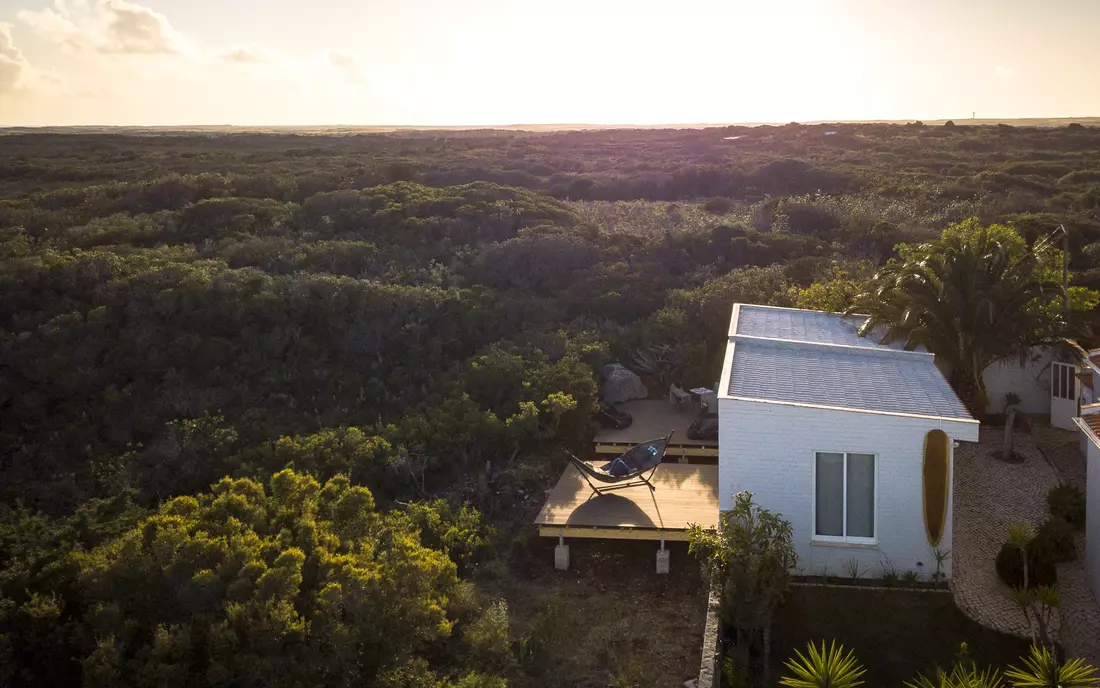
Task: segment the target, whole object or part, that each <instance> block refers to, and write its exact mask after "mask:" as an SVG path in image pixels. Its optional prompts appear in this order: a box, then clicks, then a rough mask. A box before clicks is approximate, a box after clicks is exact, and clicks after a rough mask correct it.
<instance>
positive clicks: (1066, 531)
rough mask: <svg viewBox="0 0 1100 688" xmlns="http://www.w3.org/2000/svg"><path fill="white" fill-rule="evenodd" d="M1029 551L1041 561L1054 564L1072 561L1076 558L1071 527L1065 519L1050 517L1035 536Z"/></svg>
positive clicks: (1075, 546)
mask: <svg viewBox="0 0 1100 688" xmlns="http://www.w3.org/2000/svg"><path fill="white" fill-rule="evenodd" d="M1031 549H1032V550H1033V551H1034V552H1035V553H1036V554H1037V555H1038V556H1039V557H1040V558H1042V559H1044V560H1047V561H1051V562H1054V563H1058V562H1062V561H1073V560H1074V559H1076V558H1077V545H1076V544H1075V543H1074V541H1073V526H1071V525H1070V524H1069V523H1067V522H1066V521H1065V519H1061V518H1058V517H1057V516H1052V517H1051V518H1048V519H1047V520H1046V521H1045V522H1044V523H1043V525H1041V526H1039V531H1038V532H1037V533H1036V534H1035V539H1034V540H1032V542H1031Z"/></svg>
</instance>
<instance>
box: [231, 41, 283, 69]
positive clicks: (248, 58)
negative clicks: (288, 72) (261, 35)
mask: <svg viewBox="0 0 1100 688" xmlns="http://www.w3.org/2000/svg"><path fill="white" fill-rule="evenodd" d="M217 57H218V59H221V60H228V61H229V62H247V63H258V64H266V63H269V62H275V61H277V60H278V59H279V55H278V54H276V53H275V52H274V51H272V50H269V49H267V48H265V47H263V46H262V45H256V44H255V43H246V44H239V45H234V46H233V47H231V48H227V49H226V50H223V51H221V52H220V53H218V54H217Z"/></svg>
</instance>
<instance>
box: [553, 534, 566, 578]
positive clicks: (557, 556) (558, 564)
mask: <svg viewBox="0 0 1100 688" xmlns="http://www.w3.org/2000/svg"><path fill="white" fill-rule="evenodd" d="M554 568H555V569H557V570H558V571H568V570H569V545H567V544H565V536H564V535H558V544H557V546H556V547H555V548H554Z"/></svg>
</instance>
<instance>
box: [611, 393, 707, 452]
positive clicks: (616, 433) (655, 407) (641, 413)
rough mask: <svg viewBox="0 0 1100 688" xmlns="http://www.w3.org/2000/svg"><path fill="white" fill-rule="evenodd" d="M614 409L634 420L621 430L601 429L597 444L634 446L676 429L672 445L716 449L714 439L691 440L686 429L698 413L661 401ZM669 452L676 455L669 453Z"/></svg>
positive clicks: (650, 400) (630, 404)
mask: <svg viewBox="0 0 1100 688" xmlns="http://www.w3.org/2000/svg"><path fill="white" fill-rule="evenodd" d="M617 406H618V407H619V408H620V409H622V410H623V411H626V412H627V413H629V414H630V415H631V416H632V417H633V418H634V422H633V423H631V424H630V427H629V428H623V429H622V430H616V429H614V428H600V430H599V431H598V432H597V433H596V437H595V438H594V441H595V442H596V444H626V445H635V444H638V443H640V442H645V441H646V440H651V439H654V438H657V437H664V436H665V435H667V434H668V431H669V430H675V433H673V435H672V446H677V445H683V446H687V447H717V446H718V442H717V441H716V440H693V439H691V438H689V437H688V435H687V431H688V426H690V425H691V424H692V422H693V421H694V420H695V419H696V418H698V417H699V415H698V413H695V412H692V411H687V410H685V411H677V410H676V409H675V408H673V406H672V404H670V403H668V402H667V401H662V400H660V399H656V400H654V399H636V400H635V401H628V402H625V403H622V404H617ZM669 453H670V454H675V453H676V452H673V451H671V450H669Z"/></svg>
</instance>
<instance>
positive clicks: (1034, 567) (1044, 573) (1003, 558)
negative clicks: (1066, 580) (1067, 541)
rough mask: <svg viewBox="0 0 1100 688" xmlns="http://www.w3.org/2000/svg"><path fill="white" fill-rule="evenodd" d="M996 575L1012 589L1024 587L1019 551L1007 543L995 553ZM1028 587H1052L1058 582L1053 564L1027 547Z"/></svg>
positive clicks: (1040, 553)
mask: <svg viewBox="0 0 1100 688" xmlns="http://www.w3.org/2000/svg"><path fill="white" fill-rule="evenodd" d="M996 566H997V575H998V576H999V577H1000V579H1001V580H1002V581H1004V582H1005V583H1006V584H1007V585H1009V586H1011V587H1013V588H1020V587H1023V585H1024V567H1023V560H1022V557H1021V556H1020V550H1019V549H1018V548H1016V547H1015V546H1014V545H1010V544H1008V543H1007V542H1006V543H1005V544H1004V545H1002V546H1001V551H1000V552H998V553H997V562H996ZM1027 573H1028V581H1027V582H1028V587H1029V588H1035V587H1038V586H1040V585H1054V584H1055V583H1056V582H1057V581H1058V573H1057V571H1056V570H1055V569H1054V562H1053V561H1051V560H1050V559H1049V558H1045V557H1044V553H1042V552H1039V551H1036V550H1035V549H1034V548H1032V547H1031V546H1029V547H1028V557H1027Z"/></svg>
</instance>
